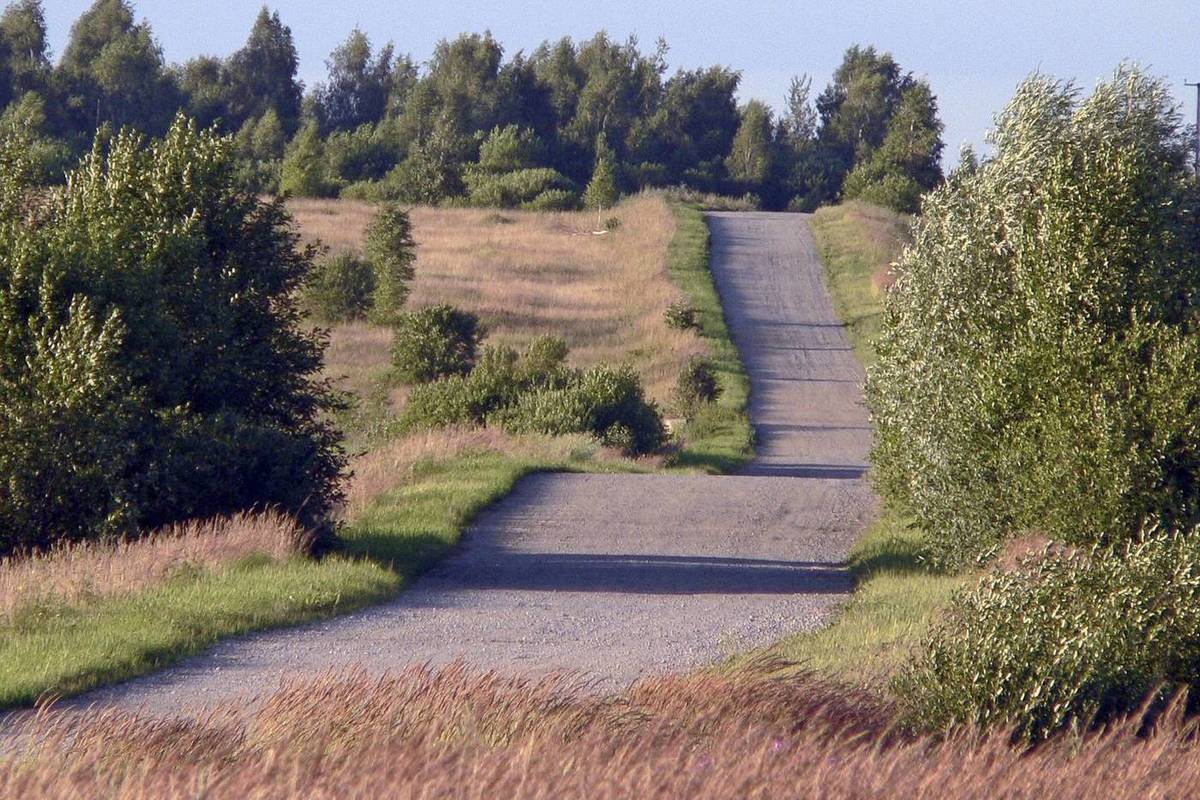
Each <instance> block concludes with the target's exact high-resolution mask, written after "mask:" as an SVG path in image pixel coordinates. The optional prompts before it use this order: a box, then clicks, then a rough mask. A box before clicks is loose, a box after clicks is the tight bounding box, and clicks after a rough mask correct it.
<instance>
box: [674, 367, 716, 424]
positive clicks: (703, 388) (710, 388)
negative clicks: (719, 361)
mask: <svg viewBox="0 0 1200 800" xmlns="http://www.w3.org/2000/svg"><path fill="white" fill-rule="evenodd" d="M720 396H721V382H720V381H718V380H717V375H716V373H715V372H714V371H713V366H712V362H710V361H709V360H708V359H705V358H691V359H689V360H688V363H687V364H685V365H684V367H683V369H681V370H680V371H679V376H678V377H677V378H676V379H675V402H676V403H678V405H679V409H680V410H681V411H682V412H683V413H684V414H687V415H688V416H692V415H693V414H695V413H696V411H697V410H698V409H699V408H700V407H701V406H704V405H707V404H709V403H715V402H716V401H717V398H718V397H720Z"/></svg>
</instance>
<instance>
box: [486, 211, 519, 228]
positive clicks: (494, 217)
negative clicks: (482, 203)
mask: <svg viewBox="0 0 1200 800" xmlns="http://www.w3.org/2000/svg"><path fill="white" fill-rule="evenodd" d="M513 222H514V220H513V218H512V217H506V216H504V215H503V214H501V213H500V212H499V211H493V212H491V213H490V214H484V216H483V223H484V224H485V225H511V224H513Z"/></svg>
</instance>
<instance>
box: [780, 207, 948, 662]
mask: <svg viewBox="0 0 1200 800" xmlns="http://www.w3.org/2000/svg"><path fill="white" fill-rule="evenodd" d="M812 229H813V235H814V236H815V238H816V242H817V248H818V250H819V252H820V254H821V259H822V261H823V262H824V264H825V270H826V275H827V277H828V284H829V290H830V293H831V294H832V295H833V302H834V308H835V309H836V310H837V313H838V315H839V316H840V317H841V319H842V320H843V321H844V322H845V323H846V325H847V328H848V333H849V336H850V341H851V344H852V345H853V347H854V351H855V353H856V355H857V356H858V358H859V360H860V361H862V362H863V363H864V364H867V365H869V364H870V363H871V362H872V361H874V351H873V349H872V342H873V341H874V338H875V336H876V335H877V333H878V331H879V324H880V319H881V315H882V312H883V297H884V291H885V289H886V287H887V286H889V285H890V273H889V270H888V265H889V264H891V263H892V262H893V261H895V260H896V258H897V257H898V256H899V255H900V251H901V250H902V249H903V248H904V246H905V245H906V244H907V243H908V220H907V219H906V218H905V217H903V216H901V215H898V214H895V213H894V212H891V211H888V210H887V209H883V208H878V207H876V206H871V205H867V204H865V203H859V202H851V203H846V204H844V205H841V206H834V207H828V208H822V209H820V210H818V211H817V212H816V214H815V215H814V216H813V220H812ZM921 550H922V541H921V534H920V533H919V532H918V531H916V530H914V529H913V528H911V527H910V526H909V525H908V524H907V522H906V521H905V519H904V518H903V517H902V516H901V515H900V514H899V513H897V512H896V511H895V510H893V509H890V508H886V507H885V508H884V509H883V511H882V513H881V514H880V516H879V518H878V519H877V520H875V522H874V523H872V525H871V526H870V527H869V528H868V529H867V530H866V532H865V533H864V534H863V536H862V538H861V539H860V540H859V541H858V543H857V544H855V546H854V549H853V550H852V551H851V554H850V558H849V566H850V569H851V570H852V571H853V572H854V574H855V577H856V578H857V579H858V582H859V583H858V588H857V590H856V591H855V593H854V595H853V597H852V598H851V599H850V601H849V602H848V603H847V604H846V606H845V607H844V608H843V609H842V610H841V611H840V612H839V615H838V617H837V618H836V619H835V620H834V621H833V623H832V624H830V625H829V626H827V627H825V628H822V629H821V630H819V631H816V632H813V633H806V634H801V635H798V636H793V637H789V638H787V639H785V640H783V641H782V642H780V643H778V644H777V645H776V646H775V647H774V648H773V652H774V653H775V654H777V655H780V656H782V657H785V658H788V659H790V660H795V661H799V662H802V663H803V664H804V665H805V666H806V667H809V668H813V669H820V670H828V671H831V672H833V673H834V674H836V675H838V676H839V677H841V678H844V679H847V680H851V681H854V682H861V683H870V682H873V681H875V680H876V679H878V678H880V677H884V676H887V675H888V674H889V673H890V672H891V670H892V669H893V668H894V667H895V666H896V665H897V664H898V663H899V661H900V659H901V658H902V657H903V655H904V654H905V653H906V652H907V650H908V648H909V647H911V645H912V644H914V643H915V642H916V641H917V640H918V639H919V638H920V636H921V635H922V634H923V633H924V631H925V630H926V629H927V628H928V625H929V622H930V620H931V619H932V617H933V614H934V613H935V612H936V610H937V609H938V607H939V606H941V605H942V604H943V603H945V601H946V600H947V599H948V598H949V596H950V593H951V592H952V591H953V590H954V589H955V588H956V587H958V586H959V585H961V583H962V581H963V578H961V577H960V576H956V575H946V574H940V573H936V572H933V571H931V570H930V569H929V567H928V566H927V565H926V564H925V563H924V562H923V561H922V560H921V558H920V554H921Z"/></svg>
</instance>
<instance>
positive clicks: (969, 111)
mask: <svg viewBox="0 0 1200 800" xmlns="http://www.w3.org/2000/svg"><path fill="white" fill-rule="evenodd" d="M90 5H91V0H48V2H47V3H46V17H47V23H48V25H49V27H50V40H51V44H52V46H53V48H54V55H55V57H57V55H58V54H59V53H61V52H62V48H63V45H64V44H65V42H66V40H67V36H68V33H69V30H70V27H71V23H72V22H73V21H74V20H75V18H76V17H77V16H79V14H80V13H82V12H83V11H84V10H85V9H86V8H88V7H89V6H90ZM269 5H270V6H271V7H272V8H274V9H277V10H278V11H279V12H280V15H281V17H282V18H283V20H284V22H285V23H286V24H288V25H289V26H291V29H292V33H293V34H294V36H295V39H296V44H297V47H298V48H299V51H300V59H301V61H300V77H301V78H302V79H303V80H304V82H305V84H306V85H308V86H311V85H312V84H313V83H315V82H318V81H320V80H322V78H323V77H324V70H325V67H324V61H325V58H326V57H327V56H328V54H329V51H330V50H332V49H333V48H334V47H335V46H336V45H337V43H338V42H339V41H341V40H342V39H344V38H345V36H346V34H347V33H348V32H349V31H350V29H351V28H353V27H354V26H355V25H357V26H359V27H360V28H362V29H363V30H364V31H366V33H367V34H368V35H369V36H370V37H371V40H372V41H373V42H375V43H377V44H382V43H383V42H386V41H388V40H392V41H394V42H395V44H396V46H397V48H398V49H399V50H400V51H401V52H408V53H411V54H412V55H413V56H414V57H415V58H416V59H418V60H424V59H426V58H428V57H429V55H430V53H431V51H432V49H433V45H434V43H435V42H437V40H438V39H441V38H452V37H454V36H456V35H457V34H459V33H461V32H464V31H480V32H481V31H483V30H485V29H490V30H491V31H492V33H493V34H494V35H495V36H496V38H497V39H499V40H500V41H501V42H502V43H503V44H504V46H505V49H506V52H507V53H509V54H511V53H514V52H516V51H518V50H525V51H529V50H532V49H533V48H534V47H535V46H537V44H538V43H539V42H541V41H542V40H544V39H548V38H558V37H560V36H563V35H569V36H572V37H574V38H576V39H580V38H586V37H588V36H590V35H591V34H593V33H595V32H596V31H597V30H599V29H605V30H607V31H608V32H609V33H610V34H612V35H614V36H616V37H619V38H622V39H623V38H624V37H625V36H627V35H629V34H631V33H632V34H636V35H637V36H638V38H639V39H640V40H641V42H642V44H643V46H644V47H645V48H647V49H649V48H652V47H653V44H654V41H655V39H656V38H657V37H658V36H663V37H665V38H666V39H667V41H668V42H669V43H670V45H671V52H670V55H669V61H670V64H671V68H672V70H673V69H674V68H675V67H686V68H691V67H696V66H701V65H709V64H725V65H728V66H732V67H734V68H736V69H739V70H741V71H742V91H741V98H742V99H743V100H745V99H749V98H752V97H754V98H760V99H763V100H766V101H767V102H769V103H770V104H771V105H772V106H775V107H776V108H778V107H779V106H780V105H781V104H782V98H783V95H784V92H785V91H786V89H787V85H788V80H789V79H790V77H791V76H792V75H794V74H796V73H800V72H807V73H809V74H810V75H812V76H813V84H814V88H816V89H817V90H819V89H820V88H823V87H824V85H825V83H826V82H827V81H828V79H829V76H830V74H831V73H832V71H833V69H834V67H836V66H837V63H838V62H839V60H840V57H841V54H842V52H843V51H844V50H845V48H846V47H847V46H849V45H851V44H854V43H862V44H874V45H876V46H877V47H878V48H880V49H883V50H887V51H890V52H891V53H892V54H893V55H894V56H895V57H896V59H897V60H898V61H899V62H900V64H901V65H902V66H903V67H904V68H906V69H909V70H912V71H913V72H914V73H915V74H917V75H919V76H922V77H925V78H927V79H928V80H929V82H930V84H931V85H932V86H933V89H934V91H935V92H936V93H937V95H938V98H939V101H940V104H941V110H942V118H943V120H944V121H945V123H946V134H945V140H946V145H947V157H948V160H951V161H952V160H954V159H955V158H956V157H957V151H958V148H959V146H960V145H961V144H962V143H965V142H971V143H975V144H977V145H978V144H980V143H981V142H982V139H983V136H984V133H985V132H986V130H987V129H988V127H989V126H990V124H991V119H992V115H993V114H994V113H995V112H996V111H997V110H999V109H1000V108H1001V107H1002V106H1003V105H1004V103H1005V102H1006V101H1007V100H1008V98H1009V97H1010V96H1011V95H1012V91H1013V89H1014V87H1015V86H1016V85H1017V83H1018V82H1019V81H1020V80H1021V78H1023V77H1024V76H1025V75H1027V74H1028V73H1029V72H1031V71H1033V70H1036V69H1040V70H1041V71H1043V72H1045V73H1048V74H1051V75H1054V76H1057V77H1063V78H1075V79H1077V80H1078V81H1079V82H1080V83H1081V84H1083V85H1085V86H1090V85H1091V84H1092V83H1094V82H1095V80H1096V79H1097V78H1099V77H1102V76H1104V75H1107V74H1109V73H1110V72H1111V71H1112V69H1113V68H1114V67H1115V66H1116V65H1117V64H1118V63H1119V62H1121V61H1122V60H1133V61H1137V62H1140V63H1141V64H1143V65H1146V66H1149V67H1150V68H1151V69H1152V70H1153V71H1154V72H1155V73H1157V74H1158V75H1161V76H1162V77H1165V78H1167V79H1169V80H1170V81H1171V83H1172V84H1173V85H1176V86H1177V87H1178V88H1177V92H1178V97H1179V99H1180V101H1181V102H1183V101H1184V100H1185V98H1186V104H1185V105H1184V113H1185V116H1186V117H1187V118H1188V119H1191V118H1192V117H1193V115H1194V114H1195V108H1194V105H1193V103H1194V95H1192V94H1186V95H1185V93H1184V89H1183V86H1182V83H1183V80H1184V78H1188V79H1190V80H1193V81H1195V80H1197V79H1200V2H1197V0H1190V1H1189V0H1143V2H1114V0H1096V1H1095V2H1083V0H1069V1H1068V2H1054V1H1053V0H1052V1H1051V2H1047V1H1046V0H1040V1H1039V0H1017V1H1016V2H994V0H993V2H978V0H911V2H907V3H879V2H875V3H872V2H859V1H856V0H820V1H816V0H814V1H813V2H805V3H800V2H768V1H767V0H729V1H728V2H714V0H693V2H684V1H683V0H608V1H605V0H594V1H593V2H577V1H576V0H557V1H556V0H521V1H519V2H518V0H508V2H500V1H499V0H472V1H471V2H456V0H441V1H440V2H438V1H437V0H435V1H434V2H429V0H423V1H422V2H413V1H412V0H409V1H408V2H404V1H403V0H340V1H339V2H317V0H274V2H271V3H269ZM259 7H260V3H258V2H256V0H138V1H137V2H136V10H137V14H138V16H139V17H142V18H145V19H148V20H149V21H150V24H151V26H152V27H153V29H154V33H155V35H156V36H157V37H158V40H159V42H160V44H161V45H162V47H163V51H164V54H165V55H166V58H167V60H168V61H183V60H186V59H187V58H189V57H191V56H193V55H197V54H200V53H209V54H216V55H226V54H228V53H230V52H231V51H233V50H234V49H236V48H237V47H238V46H240V45H241V43H242V42H243V41H244V40H245V38H246V35H247V33H248V32H249V29H250V25H251V23H252V22H253V20H254V17H255V15H256V14H257V13H258V9H259Z"/></svg>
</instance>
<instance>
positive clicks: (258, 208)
mask: <svg viewBox="0 0 1200 800" xmlns="http://www.w3.org/2000/svg"><path fill="white" fill-rule="evenodd" d="M0 167H2V168H0V341H3V343H4V344H3V347H0V398H2V399H0V551H8V550H12V549H14V548H21V547H35V546H46V545H50V544H53V543H55V542H56V541H59V540H62V539H82V538H88V537H96V536H106V535H113V534H118V533H129V534H133V533H136V532H137V529H138V528H145V529H149V528H157V527H160V526H162V525H164V524H167V523H170V522H173V521H176V520H180V519H184V518H190V517H205V516H213V515H218V514H223V513H229V512H233V511H238V510H244V509H248V508H253V507H264V506H276V507H279V508H281V509H284V510H286V511H289V512H291V513H293V514H295V515H297V516H299V517H300V518H301V520H302V521H303V522H304V523H305V524H309V525H314V524H317V523H319V522H320V521H321V520H322V519H323V517H324V515H325V513H326V512H327V511H328V509H329V508H330V507H331V506H332V505H333V504H334V503H335V502H336V501H337V499H338V497H339V490H338V486H339V482H340V479H341V476H342V468H343V465H344V459H343V457H342V455H341V453H340V451H339V449H338V447H337V437H336V435H335V433H334V431H333V430H332V429H331V428H329V427H328V425H327V423H326V422H325V421H324V420H325V419H326V412H327V411H329V410H332V409H334V408H335V407H336V405H337V404H336V402H335V401H334V399H333V397H332V396H331V395H330V393H329V391H328V389H327V388H326V387H325V384H324V383H322V382H321V381H319V380H318V379H317V375H318V374H319V371H320V369H321V363H322V349H323V344H324V342H323V340H322V338H321V337H320V335H319V334H316V333H312V332H310V331H309V330H308V327H307V326H305V325H303V324H302V320H303V318H302V315H301V312H300V310H299V308H298V307H297V304H296V299H295V296H296V294H297V291H298V289H299V288H300V286H301V283H302V282H303V280H304V279H305V276H306V274H307V273H308V271H309V270H310V268H311V266H312V258H313V251H312V250H311V249H310V248H304V247H301V246H300V244H299V240H298V236H297V234H296V233H295V231H294V229H293V226H292V223H291V220H290V218H289V216H288V214H287V211H286V208H285V207H284V205H283V204H282V203H281V202H265V201H263V200H261V199H260V198H259V197H258V196H257V195H255V194H253V193H250V192H247V191H245V190H244V189H242V188H240V186H239V184H238V182H237V174H236V173H237V158H236V155H235V153H234V152H233V143H232V140H231V139H228V138H221V137H218V136H216V135H214V134H211V133H207V132H206V133H201V132H199V131H198V130H197V129H196V127H195V126H194V125H193V124H189V123H187V122H185V121H183V120H182V119H181V120H177V121H176V123H175V124H174V125H173V126H172V128H171V130H170V132H169V133H168V134H167V136H166V137H165V138H164V139H162V140H160V141H155V142H153V143H151V144H149V145H146V144H145V143H144V142H143V141H142V140H141V139H140V138H139V137H137V136H135V135H132V134H121V135H118V136H116V137H114V138H112V139H111V140H108V141H107V145H105V144H104V143H100V144H97V146H96V147H95V148H94V149H93V151H92V153H91V154H90V155H89V156H88V157H87V158H86V159H85V160H84V161H83V163H82V164H81V166H80V167H79V169H77V170H76V171H75V172H74V173H73V174H72V175H71V177H70V180H69V181H68V182H67V184H66V186H65V187H63V188H62V189H59V190H57V191H55V192H52V193H45V192H43V191H40V190H39V189H37V188H36V187H35V186H34V185H33V184H32V183H31V182H30V176H31V173H32V169H31V167H30V165H29V160H28V153H26V152H25V149H24V147H23V146H22V145H20V144H19V143H18V142H16V141H15V140H3V139H0ZM33 197H37V198H39V201H38V203H37V204H36V205H34V206H31V204H30V198H33Z"/></svg>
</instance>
